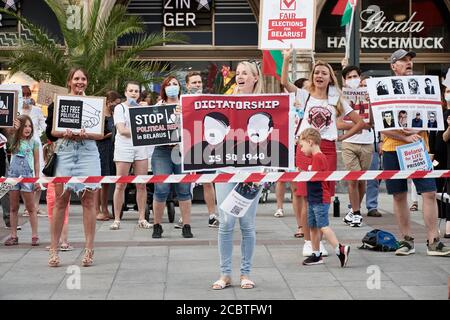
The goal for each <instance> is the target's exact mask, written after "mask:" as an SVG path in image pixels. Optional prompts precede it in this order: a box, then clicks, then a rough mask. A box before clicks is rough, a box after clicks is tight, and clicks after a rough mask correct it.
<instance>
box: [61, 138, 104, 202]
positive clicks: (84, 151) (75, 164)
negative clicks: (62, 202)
mask: <svg viewBox="0 0 450 320" xmlns="http://www.w3.org/2000/svg"><path fill="white" fill-rule="evenodd" d="M56 153H57V157H56V170H55V176H56V177H86V176H100V175H101V168H100V155H99V153H98V149H97V143H96V142H95V141H94V140H81V141H74V140H67V139H60V140H58V142H57V145H56ZM98 188H100V184H99V183H66V184H65V185H64V189H70V190H73V191H74V192H75V193H77V194H79V193H80V192H82V191H84V190H85V189H91V190H93V189H98Z"/></svg>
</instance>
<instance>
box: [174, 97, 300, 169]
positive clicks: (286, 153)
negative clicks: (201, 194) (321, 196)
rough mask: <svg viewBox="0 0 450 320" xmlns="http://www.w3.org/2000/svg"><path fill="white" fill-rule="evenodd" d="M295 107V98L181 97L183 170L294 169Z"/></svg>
mask: <svg viewBox="0 0 450 320" xmlns="http://www.w3.org/2000/svg"><path fill="white" fill-rule="evenodd" d="M293 101H294V95H290V94H261V95H206V94H205V95H183V96H181V105H182V106H183V109H182V116H181V119H182V121H181V123H182V143H181V156H182V170H183V171H184V172H192V171H204V170H215V169H220V168H226V167H234V168H275V169H276V168H278V169H289V168H294V144H295V143H294V118H295V114H294V112H291V111H290V110H291V109H292V110H294V108H293V107H292V106H293ZM291 107H292V108H291Z"/></svg>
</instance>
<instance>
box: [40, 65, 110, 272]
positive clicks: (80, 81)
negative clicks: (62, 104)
mask: <svg viewBox="0 0 450 320" xmlns="http://www.w3.org/2000/svg"><path fill="white" fill-rule="evenodd" d="M87 85H88V74H87V72H86V71H85V70H84V69H82V68H72V69H71V70H70V71H69V75H68V77H67V87H68V89H69V94H71V95H79V96H82V95H85V90H86V88H87ZM53 109H54V104H53V103H52V104H51V105H49V108H48V118H47V121H46V122H47V130H46V133H47V137H48V138H49V139H50V140H51V141H57V144H56V151H55V152H56V155H57V158H56V162H55V168H54V175H55V176H72V177H79V176H99V175H100V174H101V170H100V157H99V153H98V149H97V144H96V142H95V140H100V139H102V138H103V134H94V133H86V131H85V130H84V129H81V131H80V132H79V133H74V132H73V131H72V130H70V129H66V131H65V132H60V131H55V130H54V129H53ZM99 187H100V186H99V184H97V183H71V184H63V183H56V185H55V194H56V206H55V211H54V214H53V219H52V223H51V225H50V229H51V245H50V259H49V261H48V265H49V266H50V267H57V266H58V265H59V263H60V260H59V256H58V242H59V239H60V237H61V232H62V229H63V225H64V211H65V210H66V207H67V204H68V203H69V201H70V191H71V190H72V191H74V192H75V193H77V194H78V196H79V197H80V199H81V205H82V207H83V224H84V236H85V239H86V244H85V250H84V256H83V260H82V265H83V266H85V267H88V266H90V265H92V263H93V256H94V250H93V247H94V237H95V223H96V220H95V215H96V212H95V203H94V202H95V201H94V195H95V190H96V189H98V188H99Z"/></svg>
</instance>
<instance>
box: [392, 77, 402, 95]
mask: <svg viewBox="0 0 450 320" xmlns="http://www.w3.org/2000/svg"><path fill="white" fill-rule="evenodd" d="M392 87H393V88H394V94H405V89H404V88H403V82H402V80H401V79H392Z"/></svg>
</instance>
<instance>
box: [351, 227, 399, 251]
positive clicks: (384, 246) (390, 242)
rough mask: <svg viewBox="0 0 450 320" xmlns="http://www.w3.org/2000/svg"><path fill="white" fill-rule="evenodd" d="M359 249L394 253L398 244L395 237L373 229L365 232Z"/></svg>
mask: <svg viewBox="0 0 450 320" xmlns="http://www.w3.org/2000/svg"><path fill="white" fill-rule="evenodd" d="M362 243H363V244H362V246H361V247H359V248H360V249H368V250H373V251H395V250H397V249H398V242H397V239H396V238H395V236H394V235H393V234H392V233H390V232H387V231H383V230H379V229H374V230H372V231H370V232H367V233H366V235H365V236H364V238H363V239H362Z"/></svg>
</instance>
